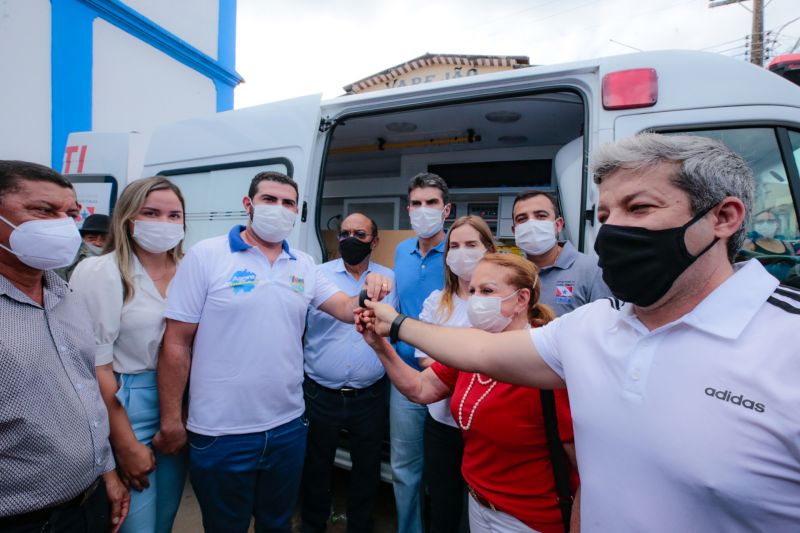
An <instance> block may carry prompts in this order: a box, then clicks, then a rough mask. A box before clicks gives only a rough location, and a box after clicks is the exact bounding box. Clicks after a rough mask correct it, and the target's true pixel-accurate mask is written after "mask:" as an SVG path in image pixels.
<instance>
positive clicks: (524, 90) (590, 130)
mask: <svg viewBox="0 0 800 533" xmlns="http://www.w3.org/2000/svg"><path fill="white" fill-rule="evenodd" d="M642 131H656V132H664V133H689V134H696V135H705V136H709V137H714V138H717V139H719V140H721V141H723V142H725V143H726V144H728V145H729V146H730V147H731V148H732V149H734V150H735V151H737V152H738V153H740V154H741V155H742V156H743V157H744V158H745V159H746V160H747V161H748V162H749V164H750V165H751V166H752V169H753V173H754V179H755V186H756V201H755V209H754V212H753V214H754V215H756V214H759V213H762V212H765V211H768V213H770V214H772V215H773V216H774V217H775V218H777V219H778V220H779V230H778V234H777V235H776V239H779V240H781V241H782V242H783V243H785V246H786V249H785V250H784V252H785V253H777V254H775V253H773V252H770V251H769V250H766V249H759V247H755V248H756V249H755V251H754V252H750V253H755V254H756V255H760V256H763V257H762V259H763V261H764V262H765V263H767V264H769V265H770V269H771V271H773V273H775V275H777V276H779V277H781V278H782V279H784V280H786V281H788V282H792V283H797V274H798V267H797V259H798V248H799V247H800V230H798V207H800V175H798V166H800V87H798V86H796V85H793V84H792V83H790V82H789V81H787V80H785V79H783V78H781V77H779V76H777V75H775V74H773V73H771V72H768V71H767V70H764V69H762V68H758V67H755V66H753V65H751V64H749V63H744V62H740V61H735V60H732V59H729V58H726V57H723V56H720V55H713V54H707V53H700V52H689V51H663V52H647V53H637V54H630V55H623V56H616V57H609V58H601V59H592V60H588V61H582V62H577V63H568V64H561V65H552V66H538V67H531V68H525V69H519V70H513V71H507V72H501V73H497V74H489V75H481V76H472V77H466V78H460V79H455V80H450V81H444V82H438V83H430V84H423V85H416V86H409V87H403V88H397V89H388V90H384V91H378V92H371V93H366V94H361V95H353V96H344V97H339V98H334V99H332V100H328V101H325V102H320V97H319V96H305V97H301V98H296V99H292V100H287V101H283V102H276V103H270V104H265V105H261V106H256V107H251V108H246V109H239V110H234V111H229V112H225V113H219V114H216V115H213V116H208V117H203V118H197V119H193V120H187V121H183V122H179V123H176V124H170V125H166V126H163V127H161V128H159V129H157V130H156V131H155V132H154V133H153V134H152V136H150V138H149V139H146V138H144V137H143V136H141V135H138V134H109V133H95V132H89V133H76V134H73V135H72V136H71V137H70V140H69V143H68V144H69V146H68V148H67V153H66V154H65V160H64V168H63V171H64V172H65V174H67V175H69V177H70V178H71V179H73V180H74V181H75V183H76V184H77V186H78V189H79V191H80V194H81V197H82V199H83V201H84V204H85V205H86V206H87V208H88V207H92V210H94V211H96V212H104V211H107V210H109V209H112V208H113V203H114V200H115V198H116V195H117V194H118V192H119V191H121V189H122V187H123V186H124V185H125V183H126V182H127V181H128V180H131V179H137V178H139V177H142V176H152V175H156V174H159V175H164V176H168V177H169V178H170V179H172V180H173V181H174V182H175V183H176V184H178V185H179V186H180V187H181V189H182V191H183V193H184V195H185V197H186V207H187V214H186V220H187V225H188V234H187V242H188V244H192V243H194V242H196V241H198V240H200V239H204V238H206V237H211V236H214V235H220V234H223V233H225V232H227V231H228V230H229V229H230V227H231V226H232V225H233V224H237V223H244V222H245V220H246V216H245V212H244V211H243V208H242V203H241V199H242V196H243V195H245V193H246V191H247V188H248V183H249V181H250V179H251V178H252V177H253V176H254V175H255V174H256V173H258V172H259V171H262V170H270V169H272V170H279V171H281V172H285V173H287V174H289V175H291V176H292V177H293V178H294V179H295V180H296V181H297V182H298V184H299V187H300V195H301V198H300V205H301V217H300V218H299V221H298V223H297V225H296V226H295V228H294V230H293V233H292V235H291V244H292V245H293V246H296V247H298V248H300V249H302V250H305V251H307V252H309V253H311V254H312V255H313V256H315V257H316V259H317V260H318V261H323V260H326V259H328V258H329V257H330V254H331V253H332V252H334V251H335V240H333V239H332V235H333V231H332V230H334V229H335V228H336V224H337V222H338V221H339V220H340V219H341V218H342V217H343V216H346V215H347V214H348V213H350V212H353V211H360V212H364V213H367V214H368V215H370V216H372V217H373V218H374V219H375V220H376V221H377V222H378V225H379V227H380V229H381V230H382V232H383V234H384V235H386V236H389V237H391V236H392V235H394V236H395V237H396V238H388V239H386V238H385V239H383V240H384V245H385V246H388V245H386V244H385V243H386V242H389V243H396V242H397V240H398V239H399V238H401V237H403V236H406V235H408V234H410V232H408V230H409V228H410V224H409V219H408V215H407V211H406V203H405V202H406V194H407V183H408V180H409V178H410V177H412V176H413V175H415V174H417V173H418V172H423V171H430V172H435V173H437V174H439V175H441V176H443V177H444V178H445V179H446V181H447V182H448V184H449V186H450V189H451V201H452V202H453V205H454V207H455V208H454V209H453V210H452V214H451V218H455V217H458V216H461V215H466V214H478V215H481V216H483V217H484V218H485V219H486V220H487V222H489V224H490V225H491V226H492V228H493V229H494V231H495V232H496V235H497V238H498V240H500V241H503V242H505V243H506V244H509V245H513V236H512V234H511V204H512V202H513V199H514V196H515V195H516V194H517V193H519V192H520V191H524V190H528V189H541V190H546V191H551V192H554V193H556V194H557V196H558V198H559V200H560V203H561V208H562V211H563V213H564V218H565V221H566V227H565V232H564V235H563V237H564V238H567V239H569V240H571V241H572V242H573V244H574V245H575V246H576V247H577V248H578V249H580V250H582V251H584V252H587V253H593V250H592V247H593V243H594V237H595V234H596V232H597V229H598V222H597V217H596V205H597V189H596V187H595V186H594V184H593V182H592V177H591V176H590V175H589V172H588V171H587V163H588V160H589V155H590V154H591V152H592V151H593V150H594V149H595V148H596V147H598V146H599V145H601V144H603V143H605V142H608V141H612V140H615V139H621V138H624V137H628V136H631V135H635V134H637V133H639V132H642ZM90 211H91V210H90ZM88 212H89V211H87V213H88ZM748 230H752V228H750V227H749V228H748ZM749 237H750V238H751V239H752V240H754V241H756V242H757V241H758V240H759V239H758V237H759V236H758V235H756V234H755V233H753V232H752V231H750V235H749ZM383 257H384V258H386V260H384V262H391V260H392V257H393V255H392V253H391V250H385V253H384V255H383Z"/></svg>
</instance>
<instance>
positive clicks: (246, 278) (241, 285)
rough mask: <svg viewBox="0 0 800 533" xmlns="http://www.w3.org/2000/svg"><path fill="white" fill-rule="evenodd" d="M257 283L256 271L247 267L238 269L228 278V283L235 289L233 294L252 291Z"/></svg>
mask: <svg viewBox="0 0 800 533" xmlns="http://www.w3.org/2000/svg"><path fill="white" fill-rule="evenodd" d="M257 283H258V280H256V275H255V273H253V272H250V271H249V270H247V269H244V270H237V271H236V272H234V273H233V275H232V276H231V277H230V279H229V280H228V285H230V287H231V289H233V294H239V293H242V292H250V291H252V290H253V287H255V286H256V284H257Z"/></svg>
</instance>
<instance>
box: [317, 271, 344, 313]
mask: <svg viewBox="0 0 800 533" xmlns="http://www.w3.org/2000/svg"><path fill="white" fill-rule="evenodd" d="M313 272H314V278H315V279H314V295H313V296H312V298H311V305H312V306H313V307H319V306H320V305H322V304H324V303H325V302H326V301H327V300H328V298H330V297H331V296H333V295H334V294H336V293H337V292H341V291H340V290H339V287H337V286H336V284H334V283H333V282H332V281H331V279H330V278H329V277H328V275H327V274H326V273H325V269H323V268H322V265H316V266H315V267H314V271H313ZM342 294H344V293H342Z"/></svg>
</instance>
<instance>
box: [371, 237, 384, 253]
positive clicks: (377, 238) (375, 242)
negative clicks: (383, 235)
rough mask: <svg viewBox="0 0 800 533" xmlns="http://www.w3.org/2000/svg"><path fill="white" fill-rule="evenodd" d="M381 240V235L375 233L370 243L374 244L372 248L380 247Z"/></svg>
mask: <svg viewBox="0 0 800 533" xmlns="http://www.w3.org/2000/svg"><path fill="white" fill-rule="evenodd" d="M380 242H381V239H380V237H378V236H377V235H375V236H374V237H373V238H372V242H371V243H370V244H372V250H375V248H377V247H378V244H380Z"/></svg>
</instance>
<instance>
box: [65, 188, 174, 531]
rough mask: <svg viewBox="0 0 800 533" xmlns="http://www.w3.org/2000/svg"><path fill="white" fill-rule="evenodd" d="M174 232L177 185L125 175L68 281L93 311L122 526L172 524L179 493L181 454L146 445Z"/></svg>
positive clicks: (155, 419) (154, 418) (155, 424)
mask: <svg viewBox="0 0 800 533" xmlns="http://www.w3.org/2000/svg"><path fill="white" fill-rule="evenodd" d="M183 237H184V201H183V196H182V195H181V191H180V189H178V187H177V186H175V185H174V184H173V183H171V182H170V181H169V180H167V179H166V178H162V177H153V178H146V179H141V180H137V181H134V182H132V183H131V184H130V185H128V186H127V187H126V188H125V190H124V191H122V195H121V196H120V198H119V201H118V202H117V205H116V208H115V210H114V214H113V217H112V219H111V228H110V235H109V241H108V242H107V243H106V247H105V250H104V252H105V254H104V255H101V256H99V257H93V258H88V259H85V260H84V261H82V262H81V263H80V264H78V266H77V268H76V269H75V272H74V273H73V275H72V278H71V281H70V285H71V287H72V289H73V290H74V291H75V292H76V293H78V294H80V295H82V296H83V297H84V298H85V299H86V302H87V304H88V308H89V309H90V313H91V314H92V321H93V323H94V335H95V342H96V343H97V345H98V347H97V360H96V365H97V380H98V382H99V384H100V391H101V393H102V395H103V400H104V401H105V403H106V407H107V408H108V417H109V422H110V425H111V434H110V440H111V445H112V447H113V449H114V453H115V456H116V459H117V468H118V470H119V472H120V474H121V475H122V477H123V479H124V480H125V481H126V482H127V483H128V485H129V486H130V488H131V489H132V490H131V507H130V513H129V515H128V519H127V520H126V521H125V523H124V524H123V526H122V531H123V532H137V533H138V532H143V533H148V532H158V533H161V532H169V531H171V530H172V523H173V521H174V519H175V514H176V513H177V511H178V506H179V504H180V499H181V493H182V491H183V484H184V479H185V456H184V455H183V454H180V455H177V456H166V455H161V454H159V453H158V452H154V450H153V447H152V440H153V436H154V435H155V434H156V432H157V431H158V428H159V405H158V390H157V388H156V372H155V371H156V363H157V358H158V349H159V344H160V343H161V338H162V336H163V334H164V325H165V321H164V309H165V306H166V297H167V290H168V288H169V285H170V282H171V281H172V277H173V276H174V275H175V270H176V267H177V264H178V261H180V259H181V257H182V256H183V249H182V243H183Z"/></svg>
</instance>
